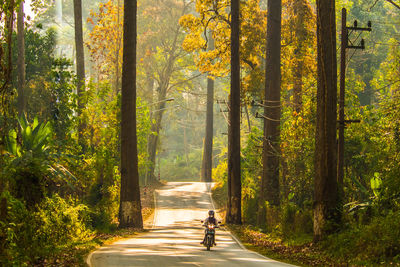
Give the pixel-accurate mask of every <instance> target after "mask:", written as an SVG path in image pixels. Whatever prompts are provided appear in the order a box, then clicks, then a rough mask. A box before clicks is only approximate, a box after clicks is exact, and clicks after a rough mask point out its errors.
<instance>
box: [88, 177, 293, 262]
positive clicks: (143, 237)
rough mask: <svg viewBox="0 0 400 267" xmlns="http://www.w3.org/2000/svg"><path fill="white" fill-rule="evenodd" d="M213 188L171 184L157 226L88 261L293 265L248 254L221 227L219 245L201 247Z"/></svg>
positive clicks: (159, 204) (160, 200) (161, 198)
mask: <svg viewBox="0 0 400 267" xmlns="http://www.w3.org/2000/svg"><path fill="white" fill-rule="evenodd" d="M208 186H209V185H207V184H205V183H199V182H193V183H192V182H185V183H183V182H175V183H172V182H171V183H168V184H167V185H166V186H165V187H163V189H162V190H158V191H157V197H156V210H155V216H154V225H153V228H152V229H151V230H150V231H149V232H147V233H143V234H140V235H138V236H135V238H131V239H124V240H120V241H118V242H115V243H113V244H111V245H108V246H105V247H102V248H100V249H98V250H96V251H94V252H93V253H91V254H90V255H89V257H88V259H87V262H88V264H89V265H90V266H93V267H103V266H143V267H144V266H151V267H177V266H207V267H209V266H291V265H288V264H285V263H280V262H277V261H274V260H271V259H268V258H265V257H263V256H261V255H259V254H257V253H254V252H251V251H248V250H246V249H245V248H244V247H243V246H242V245H241V244H239V243H238V242H237V241H236V240H235V239H234V238H233V237H232V235H231V234H230V233H229V232H227V231H224V230H222V229H217V233H216V243H217V246H216V247H212V248H211V251H207V250H206V248H205V247H203V246H202V245H200V244H199V243H200V241H201V240H202V239H203V234H204V229H203V228H202V227H201V220H204V219H205V218H206V217H207V211H208V210H210V209H213V205H212V202H211V197H210V193H209V190H208V188H207V187H208Z"/></svg>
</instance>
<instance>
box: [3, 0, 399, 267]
mask: <svg viewBox="0 0 400 267" xmlns="http://www.w3.org/2000/svg"><path fill="white" fill-rule="evenodd" d="M82 2H84V4H82ZM231 2H232V1H225V0H221V1H208V0H207V1H205V0H196V1H192V2H190V1H182V0H151V1H141V0H140V1H138V3H136V1H135V3H136V4H137V8H138V11H137V19H138V20H137V25H136V24H135V25H133V24H134V23H132V21H134V19H133V18H135V17H136V16H135V14H134V12H130V13H129V15H130V17H129V19H131V20H129V21H131V22H127V21H128V19H126V18H125V17H124V10H125V7H124V1H122V0H88V1H86V0H85V1H79V0H74V1H73V0H70V1H65V0H55V1H53V0H45V1H39V0H32V1H25V2H24V1H2V2H1V3H0V25H1V27H0V111H1V114H0V265H1V266H54V265H59V266H72V265H84V259H85V257H86V256H87V254H88V253H89V252H90V251H91V250H93V249H94V248H96V247H98V246H100V245H101V244H105V242H112V241H113V240H116V239H117V238H121V237H124V236H129V235H134V234H135V233H137V232H140V231H143V229H141V228H142V227H141V225H142V223H143V221H145V226H146V224H147V225H149V223H150V224H151V220H152V213H153V211H154V203H153V201H154V197H153V193H154V190H155V189H156V188H158V187H160V186H162V182H160V181H199V180H202V181H213V182H215V187H214V188H213V197H214V200H215V201H216V203H217V204H218V206H219V207H220V208H221V211H222V214H224V215H225V214H226V215H227V216H226V217H227V218H228V222H230V223H232V224H229V227H230V229H231V230H232V231H233V232H234V233H235V234H236V235H237V236H238V237H239V238H240V239H241V240H242V241H243V243H244V244H245V245H246V246H248V247H249V248H250V249H254V250H256V251H259V252H260V253H262V254H264V255H267V256H270V257H273V258H276V259H280V260H284V261H289V262H293V263H296V264H300V265H306V266H314V265H315V266H325V265H339V266H340V265H355V266H357V265H360V266H366V265H400V241H399V240H400V227H399V225H400V164H399V162H400V80H399V77H400V49H399V43H400V34H399V32H400V2H399V1H397V0H393V1H389V0H365V1H359V0H340V1H333V0H317V1H311V0H282V1H278V0H277V1H267V0H247V1H236V0H233V2H234V3H236V4H238V6H240V7H237V9H238V10H236V9H235V10H234V11H237V12H234V13H235V14H236V15H237V16H235V21H234V22H233V21H231V19H232V14H231V12H230V11H231V10H230V9H231ZM239 2H240V3H239ZM129 3H131V4H132V3H133V2H129ZM270 3H274V4H277V6H274V7H271V6H269V4H270ZM321 3H329V4H331V5H332V7H333V6H335V7H336V17H335V16H323V15H322V16H321V14H322V13H318V12H317V11H318V10H319V9H317V5H319V4H321ZM239 4H240V5H239ZM78 7H81V10H79V8H78ZM129 7H130V8H131V9H132V10H133V9H134V5H133V4H132V5H130V6H129ZM343 7H344V8H347V12H348V13H347V17H348V23H347V24H348V25H354V22H353V21H354V20H357V21H358V26H360V25H363V26H364V25H368V24H367V21H371V24H372V31H371V32H369V31H368V32H367V31H365V32H363V33H362V35H358V32H357V34H355V33H354V32H351V34H350V33H349V38H350V40H351V41H352V42H353V44H356V45H358V44H361V43H360V40H361V38H363V39H364V41H363V44H364V48H365V49H364V50H361V49H360V50H350V48H349V49H348V50H347V51H348V55H347V58H346V59H345V63H346V67H347V71H346V78H345V80H344V81H345V84H346V90H345V93H346V100H345V105H344V110H345V120H344V121H339V122H338V120H337V119H336V117H338V116H337V110H338V109H336V108H335V107H336V106H338V103H339V101H337V97H336V94H335V93H336V91H338V90H337V89H338V88H337V87H338V84H339V82H338V81H337V79H336V75H335V73H339V67H338V66H339V64H338V66H336V60H335V58H336V57H337V55H336V54H335V51H336V52H338V51H340V49H341V47H340V45H339V42H338V41H336V43H335V42H331V43H328V42H327V40H328V39H329V38H325V37H326V36H328V37H330V38H331V37H332V38H333V37H335V38H336V40H339V39H340V38H339V35H337V34H336V35H335V32H337V31H339V28H340V21H341V18H340V11H341V9H342V8H343ZM268 8H270V9H271V10H270V11H271V12H267V9H268ZM232 9H233V8H232ZM75 11H76V12H75ZM78 11H80V12H78ZM319 11H320V12H322V11H321V10H319ZM325 11H326V10H325ZM328 11H329V10H328ZM280 12H281V13H280ZM239 13H240V16H239V15H238V14H239ZM126 14H128V13H126ZM268 14H274V15H277V14H278V15H281V16H279V17H280V18H281V21H280V22H279V20H277V19H273V17H268ZM238 17H239V18H240V23H239V21H238V20H236V19H237V18H238ZM271 18H272V19H271ZM317 18H322V19H330V21H329V23H326V25H327V26H329V27H330V28H329V29H330V31H327V32H322V30H324V29H325V28H324V29H321V27H317V23H321V20H318V19H317ZM125 19H126V21H125ZM327 21H328V20H327ZM77 22H82V27H80V23H77ZM334 22H336V25H334V24H335V23H334ZM135 23H136V22H135ZM269 23H271V24H269ZM131 24H132V25H131ZM267 24H269V26H271V27H272V28H273V29H275V30H276V32H277V33H279V34H278V35H279V38H277V37H276V36H275V37H276V38H275V37H271V35H270V33H267V28H268V27H267ZM272 24H273V26H272ZM126 25H129V26H135V27H136V28H135V29H137V33H136V35H135V34H131V35H129V36H128V35H127V36H128V37H130V38H131V39H130V41H132V43H137V47H136V54H135V55H134V53H129V56H130V57H129V58H130V59H131V60H125V62H123V58H124V57H123V55H124V51H123V47H124V32H123V29H124V26H126ZM324 25H325V24H324ZM335 27H336V28H335ZM81 28H82V29H81ZM233 28H234V29H240V38H236V39H234V38H233V37H232V36H233V35H232V33H233V32H234V31H233V30H232V31H231V29H233ZM129 29H134V27H131V28H129ZM277 29H279V30H277ZM235 32H236V31H235ZM323 33H325V34H327V35H326V36H325V37H324V38H320V39H318V40H317V35H318V36H320V35H321V34H323ZM329 34H330V35H329ZM80 35H82V36H80ZM278 35H277V36H278ZM80 37H81V38H80ZM236 37H238V36H236ZM135 38H136V39H135ZM335 38H333V39H335ZM82 39H83V41H82ZM266 39H268V40H266ZM233 40H236V41H237V44H238V47H239V48H237V47H236V46H235V47H236V48H237V50H235V51H236V52H231V43H233V42H232V41H233ZM323 45H326V47H329V49H330V51H331V53H327V52H326V51H323V52H324V53H325V54H323V55H322V56H321V53H320V54H319V53H318V49H317V48H318V47H321V46H323ZM232 47H233V45H232ZM82 50H83V52H82ZM132 51H133V50H132ZM132 51H129V52H132ZM353 52H354V53H353ZM82 53H84V54H82ZM231 53H232V54H235V55H231ZM127 54H128V52H127V51H125V55H127ZM239 54H240V58H239ZM135 56H136V57H135ZM231 56H232V57H231ZM328 56H330V57H332V58H331V62H333V63H332V65H329V66H328V67H329V69H324V72H321V71H318V67H317V66H319V67H320V68H321V66H322V65H323V64H324V63H326V62H321V61H323V60H326V59H327V57H328ZM232 58H233V59H234V60H237V62H238V63H236V64H234V66H233V67H234V68H233V67H232ZM128 61H129V62H128ZM128 64H130V65H129V66H130V67H129V68H128V67H127V66H128ZM324 66H325V65H324ZM82 67H84V68H83V69H82ZM124 67H125V68H124ZM133 69H135V70H136V72H133V71H132V70H133ZM124 70H125V76H124V75H123V72H124ZM231 70H235V71H237V73H238V74H237V75H235V74H234V75H232V74H231ZM325 70H326V71H325ZM131 71H132V72H131ZM266 73H268V75H269V76H268V75H266ZM271 73H275V74H273V75H272V74H271ZM127 74H129V75H127ZM270 74H271V75H270ZM322 75H332V77H333V76H334V77H335V78H333V79H332V81H331V82H330V83H329V84H327V85H326V86H321V81H322V82H326V79H324V77H322ZM122 77H128V78H131V79H132V80H130V82H125V83H124V82H123V81H122ZM231 77H233V78H234V80H235V81H236V83H235V88H236V89H237V90H236V91H235V96H236V98H235V101H237V105H234V106H233V105H230V104H229V101H230V100H229V97H230V96H231V95H232V94H231V93H232V91H231V89H232V88H231V83H230V82H231ZM239 78H240V79H239ZM325 78H326V77H325ZM328 87H329V88H330V89H331V90H330V91H329V93H331V94H332V97H330V98H329V101H331V102H329V104H330V105H331V106H330V107H331V108H330V109H329V108H326V105H327V103H325V102H324V101H325V100H326V99H325V98H324V97H321V96H322V93H326V92H325V91H321V90H325V89H326V88H328ZM264 89H265V90H264ZM123 92H124V93H123ZM126 92H128V93H131V94H130V95H134V97H132V99H133V100H132V99H128V101H125V100H126V98H125V99H124V98H123V95H124V96H126V94H125V93H126ZM133 92H134V93H135V94H133ZM269 94H273V95H272V96H271V95H269ZM128 95H129V94H128ZM238 96H240V97H239V98H240V99H238ZM130 100H132V101H130ZM239 100H240V101H239ZM126 107H128V108H130V109H125V108H126ZM135 110H136V117H135V116H131V115H132V114H133V111H135ZM232 110H235V111H236V112H237V113H236V114H239V115H236V116H235V117H234V118H233V119H234V121H235V122H236V124H235V125H231V126H233V128H235V130H236V131H237V133H239V132H240V146H239V145H238V143H239V139H237V140H236V142H233V144H234V145H236V146H235V147H236V149H239V151H237V150H236V151H235V152H237V153H234V155H236V158H235V159H236V162H237V164H236V165H235V164H234V166H233V167H234V168H228V163H229V162H232V161H230V160H229V159H232V155H233V154H232V149H231V148H230V149H228V138H227V136H230V137H231V136H232V128H229V127H228V125H229V124H230V123H229V122H228V121H229V118H230V115H229V113H230V112H232ZM327 110H328V111H327ZM123 111H125V112H123ZM273 111H274V112H273ZM329 111H331V112H330V113H329V114H325V113H323V112H329ZM123 118H130V120H125V121H124V123H123V122H122V121H123ZM326 118H329V119H328V121H324V120H325V119H326ZM231 120H232V118H231ZM122 125H123V126H122ZM264 125H265V127H264ZM342 126H343V127H344V140H345V142H344V158H343V159H344V160H343V165H344V166H343V168H340V170H343V173H344V174H343V177H342V178H343V179H341V178H340V177H339V176H337V175H336V172H337V171H338V170H339V168H336V165H337V162H336V158H337V155H339V154H338V153H337V151H336V150H337V145H336V142H337V136H338V133H337V132H336V130H337V128H341V127H342ZM324 127H328V128H329V129H328V128H324ZM122 128H123V129H122ZM125 129H127V132H128V134H127V135H124V134H125V133H127V132H125V131H124V130H125ZM206 129H207V131H206ZM317 129H318V130H317ZM328 132H329V133H330V134H331V136H330V137H332V138H325V137H327V136H325V134H327V133H328ZM134 133H136V135H135V134H134ZM125 136H129V138H125ZM205 136H206V137H205ZM236 136H238V135H236ZM324 138H325V139H324ZM328 139H329V140H328ZM122 140H123V141H124V142H125V143H124V142H122ZM325 141H326V142H327V143H324V142H325ZM123 144H128V145H123ZM231 145H232V144H231ZM128 147H129V149H132V151H133V152H132V153H125V154H124V156H125V157H126V158H123V156H121V155H122V151H124V152H126V151H127V150H125V149H126V148H128ZM136 148H137V150H135V149H136ZM325 152H326V153H325ZM124 159H127V160H124ZM136 159H137V164H136ZM239 163H240V167H241V168H238V165H239ZM325 163H326V166H322V165H321V164H325ZM130 164H132V166H133V165H134V166H133V168H126V167H127V166H131V165H130ZM321 166H322V167H321ZM332 166H333V167H332ZM231 167H232V166H231ZM329 168H330V169H329ZM128 169H129V171H122V170H128ZM233 169H235V171H236V172H235V173H234V175H233V176H232V170H233ZM328 169H329V170H328ZM128 172H130V173H129V175H130V176H129V175H127V173H128ZM211 173H212V175H211ZM131 174H132V175H131ZM323 175H325V176H323ZM128 176H129V177H128ZM322 176H323V177H322ZM232 177H234V178H236V179H235V181H234V182H233V180H232V179H233V178H232ZM238 178H239V179H238ZM126 179H127V180H126ZM228 180H229V181H228ZM321 181H322V182H321ZM228 184H231V186H232V187H231V189H234V190H228ZM128 185H130V186H128ZM327 185H328V186H327ZM329 185H332V186H329ZM139 188H140V189H139ZM138 189H139V190H138ZM236 189H240V190H236ZM121 192H124V194H122V193H121ZM233 194H234V195H233ZM132 195H135V199H134V200H132V199H130V197H131V196H132ZM228 200H229V201H228ZM124 201H125V204H127V205H125V207H132V205H128V204H132V203H134V204H135V205H134V207H139V205H136V204H141V209H140V208H137V209H136V210H135V215H134V218H135V219H132V218H133V217H132V216H131V215H128V216H123V214H124V212H125V211H126V210H129V209H124V207H122V205H121V203H122V202H124ZM130 201H131V202H130ZM127 202H130V203H127ZM233 202H234V203H233ZM239 204H241V207H240V208H236V207H238V205H239ZM224 212H226V213H224ZM125 215H126V214H125ZM142 216H143V220H142V219H141V218H142ZM121 218H125V219H126V220H125V221H123V220H122V219H121ZM146 221H147V222H146ZM132 225H134V226H138V227H132ZM121 226H128V227H130V228H128V229H121Z"/></svg>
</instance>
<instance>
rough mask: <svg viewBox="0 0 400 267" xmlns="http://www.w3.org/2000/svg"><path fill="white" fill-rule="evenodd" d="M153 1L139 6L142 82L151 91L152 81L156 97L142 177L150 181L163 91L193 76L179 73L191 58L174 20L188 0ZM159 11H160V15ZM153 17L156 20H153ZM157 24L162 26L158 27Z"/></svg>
mask: <svg viewBox="0 0 400 267" xmlns="http://www.w3.org/2000/svg"><path fill="white" fill-rule="evenodd" d="M156 3H157V4H152V5H151V6H144V5H143V6H142V7H141V8H142V10H143V11H141V13H144V14H145V15H146V16H145V17H144V18H143V19H144V20H145V21H146V22H148V24H146V25H149V27H150V29H148V30H147V31H144V32H143V33H142V34H141V42H140V44H141V47H140V49H141V51H142V53H143V58H141V62H142V63H143V65H142V64H141V66H140V67H143V68H144V69H145V71H144V73H146V75H147V77H146V83H147V84H148V86H149V88H147V90H148V91H150V92H151V93H150V94H152V91H153V90H152V89H153V88H152V87H153V84H154V81H155V83H156V86H157V89H156V91H157V99H154V100H155V103H156V105H155V106H154V110H153V111H152V119H153V120H154V123H153V124H152V132H153V134H151V135H150V136H149V141H148V154H149V170H148V173H147V178H146V180H147V181H148V182H150V183H151V182H154V181H155V180H156V177H155V174H154V170H155V162H156V154H157V145H158V143H159V139H160V130H161V128H162V119H163V115H164V111H165V107H166V99H167V95H168V94H169V93H170V92H171V91H172V89H176V88H177V86H178V85H183V84H185V83H187V82H189V81H191V80H193V79H194V78H195V77H197V76H193V77H191V78H187V79H186V78H185V74H183V71H184V70H185V68H186V70H187V69H190V67H191V66H190V65H191V64H192V60H191V58H190V57H188V55H187V53H185V51H184V50H183V49H182V45H181V43H182V40H183V37H184V34H183V32H182V28H181V26H180V25H179V23H178V20H177V18H178V19H179V18H180V17H181V16H183V15H185V14H186V13H187V12H188V11H189V7H190V3H186V2H185V1H176V0H169V1H165V2H164V1H161V2H159V1H156ZM165 10H168V12H165ZM164 13H165V14H164ZM160 14H163V15H162V16H160ZM154 20H156V22H157V23H154ZM160 25H165V26H163V27H160ZM149 74H150V76H149ZM186 75H187V73H186ZM150 99H152V97H151V98H150Z"/></svg>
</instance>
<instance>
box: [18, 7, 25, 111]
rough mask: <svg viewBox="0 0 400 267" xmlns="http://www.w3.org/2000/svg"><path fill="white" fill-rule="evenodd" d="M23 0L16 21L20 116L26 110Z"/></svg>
mask: <svg viewBox="0 0 400 267" xmlns="http://www.w3.org/2000/svg"><path fill="white" fill-rule="evenodd" d="M24 16H25V14H24V2H23V1H22V2H21V3H20V5H19V10H18V22H17V30H18V33H17V41H18V101H17V102H18V104H17V108H18V114H19V116H22V114H23V113H24V112H26V102H27V100H26V90H25V26H24Z"/></svg>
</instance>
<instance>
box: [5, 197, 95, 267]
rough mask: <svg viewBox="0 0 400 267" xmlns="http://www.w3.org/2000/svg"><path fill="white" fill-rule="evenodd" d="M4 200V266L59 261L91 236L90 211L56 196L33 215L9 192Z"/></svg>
mask: <svg viewBox="0 0 400 267" xmlns="http://www.w3.org/2000/svg"><path fill="white" fill-rule="evenodd" d="M1 197H2V198H6V199H7V203H8V206H7V217H6V218H5V220H2V221H0V229H1V231H0V232H1V233H4V236H3V237H4V241H3V242H4V243H3V244H2V245H3V251H4V254H2V255H1V256H0V262H1V263H2V264H5V265H14V266H16V265H18V266H29V265H33V264H37V263H40V262H43V261H44V260H45V259H46V258H57V257H60V256H61V255H62V254H63V252H64V251H65V250H66V249H71V248H73V247H74V246H76V245H77V244H79V243H83V242H86V241H87V239H88V238H89V236H90V235H91V231H90V230H89V228H88V227H87V225H88V223H89V221H88V219H89V217H88V208H87V207H86V206H84V205H82V204H78V203H76V202H75V201H73V200H65V199H63V198H61V197H59V196H57V195H54V196H52V197H51V198H45V199H44V200H43V202H42V203H40V204H38V206H37V209H36V210H35V211H34V212H32V211H30V210H28V209H27V208H26V207H25V205H24V204H23V203H22V202H21V201H20V200H18V199H15V198H13V197H12V196H11V195H10V194H9V193H7V192H4V193H3V194H2V196H1ZM26 222H29V223H26Z"/></svg>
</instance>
